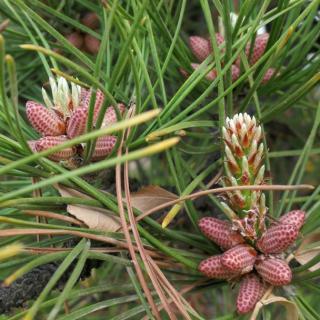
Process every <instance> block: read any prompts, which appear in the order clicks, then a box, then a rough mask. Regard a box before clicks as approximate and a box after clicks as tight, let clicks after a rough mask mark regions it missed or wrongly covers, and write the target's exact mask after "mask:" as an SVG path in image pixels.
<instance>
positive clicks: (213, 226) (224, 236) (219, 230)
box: [199, 217, 244, 250]
mask: <svg viewBox="0 0 320 320" xmlns="http://www.w3.org/2000/svg"><path fill="white" fill-rule="evenodd" d="M199 228H200V230H201V232H202V233H203V234H204V235H205V236H206V237H207V238H208V239H210V240H212V241H213V242H215V243H216V244H217V245H218V246H220V247H221V248H222V249H223V250H228V249H230V248H232V247H234V246H236V245H238V244H241V243H244V239H243V238H242V237H241V235H240V234H239V233H238V232H237V231H234V230H232V225H231V223H229V222H227V221H223V220H220V219H217V218H213V217H205V218H202V219H200V221H199Z"/></svg>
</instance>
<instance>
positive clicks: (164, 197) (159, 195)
mask: <svg viewBox="0 0 320 320" xmlns="http://www.w3.org/2000/svg"><path fill="white" fill-rule="evenodd" d="M176 199H178V196H177V195H175V194H174V193H172V192H169V191H167V190H165V189H163V188H161V187H158V186H147V187H143V188H141V189H140V190H139V191H137V192H133V193H131V204H132V206H133V207H134V208H136V209H138V210H140V211H141V212H142V213H144V212H147V211H149V210H151V209H153V208H155V207H157V206H159V205H161V204H164V203H167V202H169V201H172V200H176Z"/></svg>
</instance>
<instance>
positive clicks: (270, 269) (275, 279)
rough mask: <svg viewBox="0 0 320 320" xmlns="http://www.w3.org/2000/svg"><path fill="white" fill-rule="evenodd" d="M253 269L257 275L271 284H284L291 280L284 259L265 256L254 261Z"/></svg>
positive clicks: (290, 274)
mask: <svg viewBox="0 0 320 320" xmlns="http://www.w3.org/2000/svg"><path fill="white" fill-rule="evenodd" d="M255 269H256V270H257V272H258V273H259V275H260V276H261V277H262V278H263V279H264V280H265V281H267V282H269V283H270V284H272V285H273V286H285V285H287V284H289V283H290V282H291V279H292V272H291V269H290V267H289V265H288V264H287V262H286V261H284V260H282V259H277V258H266V259H264V260H263V259H261V260H259V261H257V262H256V264H255Z"/></svg>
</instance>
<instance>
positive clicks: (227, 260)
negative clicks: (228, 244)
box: [221, 244, 257, 274]
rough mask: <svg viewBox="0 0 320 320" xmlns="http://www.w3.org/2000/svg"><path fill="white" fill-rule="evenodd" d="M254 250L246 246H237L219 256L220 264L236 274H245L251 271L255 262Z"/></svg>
mask: <svg viewBox="0 0 320 320" xmlns="http://www.w3.org/2000/svg"><path fill="white" fill-rule="evenodd" d="M256 256H257V252H256V250H255V249H254V248H253V247H251V246H250V245H247V244H239V245H237V246H236V247H233V248H231V249H229V250H228V251H226V252H225V253H224V254H223V255H222V256H221V263H222V264H223V265H224V266H225V267H226V268H228V269H229V270H231V271H233V272H236V273H241V274H243V273H247V272H250V271H251V270H252V269H253V265H254V263H255V261H256Z"/></svg>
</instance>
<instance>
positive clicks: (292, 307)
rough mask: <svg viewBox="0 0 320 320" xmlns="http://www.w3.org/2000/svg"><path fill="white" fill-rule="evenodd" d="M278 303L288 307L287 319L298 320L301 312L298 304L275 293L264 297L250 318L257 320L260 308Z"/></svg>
mask: <svg viewBox="0 0 320 320" xmlns="http://www.w3.org/2000/svg"><path fill="white" fill-rule="evenodd" d="M272 303H276V304H280V305H282V306H284V307H285V308H286V314H285V319H287V320H298V319H299V313H298V308H297V306H296V304H295V303H294V302H292V301H289V300H287V299H286V298H284V297H279V296H275V295H273V294H271V295H268V296H267V297H266V298H262V299H261V300H260V301H258V302H257V304H256V306H255V308H254V310H253V312H252V314H251V317H250V320H256V319H257V317H258V314H259V312H260V310H261V309H262V308H263V307H264V306H267V305H269V304H272Z"/></svg>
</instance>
